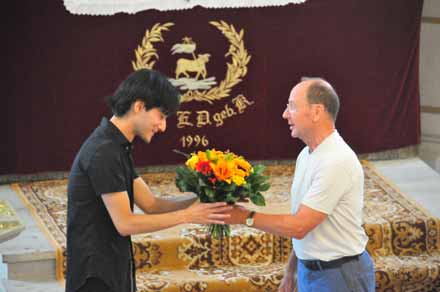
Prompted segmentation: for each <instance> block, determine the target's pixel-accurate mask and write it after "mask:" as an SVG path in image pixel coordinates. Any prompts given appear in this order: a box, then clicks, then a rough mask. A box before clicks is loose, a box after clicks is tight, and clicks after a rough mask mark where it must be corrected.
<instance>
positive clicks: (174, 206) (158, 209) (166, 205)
mask: <svg viewBox="0 0 440 292" xmlns="http://www.w3.org/2000/svg"><path fill="white" fill-rule="evenodd" d="M196 201H197V197H196V196H195V195H187V196H178V197H173V198H167V199H163V198H158V197H156V198H155V201H154V205H153V206H152V208H151V210H147V213H150V214H158V213H166V212H173V211H177V210H181V209H185V208H187V207H189V206H190V205H192V204H193V203H194V202H196Z"/></svg>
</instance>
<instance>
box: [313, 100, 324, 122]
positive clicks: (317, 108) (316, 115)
mask: <svg viewBox="0 0 440 292" xmlns="http://www.w3.org/2000/svg"><path fill="white" fill-rule="evenodd" d="M312 111H313V112H312V113H313V118H312V119H313V121H314V122H317V121H319V120H320V119H321V117H322V115H323V114H324V111H325V110H324V106H323V105H322V104H314V106H313V108H312Z"/></svg>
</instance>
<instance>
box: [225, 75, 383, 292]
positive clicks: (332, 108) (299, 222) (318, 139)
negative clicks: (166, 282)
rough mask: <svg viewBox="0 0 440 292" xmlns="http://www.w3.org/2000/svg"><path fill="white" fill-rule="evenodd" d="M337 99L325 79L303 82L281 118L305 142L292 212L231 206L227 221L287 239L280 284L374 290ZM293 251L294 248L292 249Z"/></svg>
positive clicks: (358, 188) (355, 169) (360, 180)
mask: <svg viewBox="0 0 440 292" xmlns="http://www.w3.org/2000/svg"><path fill="white" fill-rule="evenodd" d="M338 111H339V98H338V96H337V94H336V92H335V90H334V89H333V88H332V86H331V85H330V84H329V83H328V82H326V81H325V80H323V79H320V78H310V79H306V80H303V81H301V82H300V83H299V84H297V85H296V86H295V87H294V88H293V89H292V91H291V93H290V96H289V100H288V103H287V107H286V109H285V110H284V112H283V118H284V119H286V120H287V122H288V124H289V130H290V133H291V136H292V138H299V139H301V140H302V141H303V142H304V143H305V144H306V147H304V149H303V150H302V151H301V153H300V154H299V156H298V158H297V161H296V168H295V175H294V179H293V183H292V188H291V195H292V214H289V215H287V214H286V215H270V214H264V213H255V212H249V211H248V210H246V209H245V208H243V207H236V208H234V209H233V211H231V218H230V219H228V220H226V223H230V224H234V223H235V224H237V223H238V224H240V223H241V224H243V223H246V224H247V225H248V226H252V227H254V228H257V229H261V230H264V231H266V232H269V233H273V234H278V235H281V236H286V237H290V238H292V241H293V246H294V252H292V254H291V256H290V259H289V263H288V265H287V269H286V273H285V275H284V278H283V280H282V283H281V285H280V291H283V292H287V291H289V292H291V291H293V289H294V282H295V281H294V271H295V267H297V275H298V278H297V279H298V283H297V285H298V290H299V291H300V292H308V291H319V292H323V291H332V292H344V291H374V290H375V279H374V267H373V263H372V261H371V258H370V256H369V254H368V253H367V251H366V250H365V247H366V244H367V241H368V237H367V235H366V234H365V231H364V229H363V228H362V208H363V197H364V188H363V187H364V174H363V170H362V166H361V164H360V163H359V160H358V158H357V156H356V154H355V153H354V152H353V150H352V149H351V148H350V146H348V145H347V143H346V142H345V141H344V140H343V139H342V137H341V136H340V135H339V133H338V132H337V130H336V129H335V121H336V117H337V114H338ZM295 254H296V255H295Z"/></svg>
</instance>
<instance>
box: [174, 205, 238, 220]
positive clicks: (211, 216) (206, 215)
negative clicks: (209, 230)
mask: <svg viewBox="0 0 440 292" xmlns="http://www.w3.org/2000/svg"><path fill="white" fill-rule="evenodd" d="M231 210H232V206H228V205H227V204H226V203H223V202H219V203H195V204H193V205H191V206H190V207H188V208H186V209H184V210H181V211H180V212H181V214H182V216H184V221H185V223H196V224H225V223H226V222H225V221H226V220H228V219H229V217H230V214H229V212H230V211H231Z"/></svg>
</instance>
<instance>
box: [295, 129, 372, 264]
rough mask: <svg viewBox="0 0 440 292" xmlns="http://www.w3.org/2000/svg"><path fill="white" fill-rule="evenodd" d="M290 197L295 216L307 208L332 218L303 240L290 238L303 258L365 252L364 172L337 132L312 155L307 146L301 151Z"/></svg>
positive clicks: (327, 257)
mask: <svg viewBox="0 0 440 292" xmlns="http://www.w3.org/2000/svg"><path fill="white" fill-rule="evenodd" d="M291 194H292V213H293V214H295V213H296V212H297V210H298V208H299V206H300V204H303V205H305V206H307V207H309V208H312V209H314V210H317V211H320V212H323V213H325V214H327V215H328V216H327V218H326V219H325V220H324V221H323V222H321V224H319V225H318V226H316V227H315V228H314V229H313V230H312V231H310V232H309V233H308V234H307V235H306V236H305V237H304V238H303V239H301V240H298V239H292V242H293V246H294V249H295V253H296V255H297V257H298V258H299V259H303V260H310V259H318V260H324V261H330V260H334V259H337V258H341V257H344V256H352V255H356V254H360V253H361V252H363V251H364V250H365V246H366V244H367V241H368V237H367V235H366V234H365V231H364V229H363V227H362V209H363V200H364V172H363V170H362V166H361V164H360V162H359V160H358V158H357V156H356V154H355V153H354V152H353V150H352V149H351V148H350V146H348V145H347V143H345V141H344V140H343V139H342V137H341V136H340V135H339V133H338V132H337V131H336V130H335V131H334V132H333V133H332V134H331V135H330V136H328V137H327V138H325V139H324V141H322V142H321V144H319V145H318V147H316V148H315V150H314V151H313V152H312V153H309V147H305V148H304V149H303V150H302V151H301V153H300V154H299V156H298V159H297V162H296V168H295V175H294V178H293V182H292V189H291Z"/></svg>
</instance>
